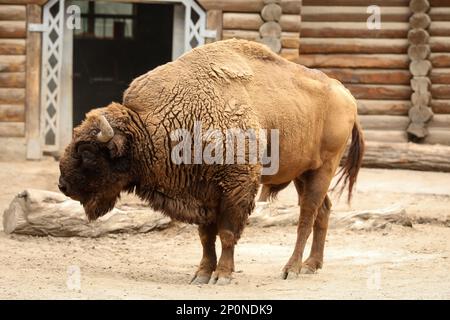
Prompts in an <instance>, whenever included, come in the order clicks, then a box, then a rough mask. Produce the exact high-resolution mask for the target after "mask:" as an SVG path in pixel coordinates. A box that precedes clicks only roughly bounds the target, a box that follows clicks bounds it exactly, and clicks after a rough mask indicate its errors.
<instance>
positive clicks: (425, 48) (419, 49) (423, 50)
mask: <svg viewBox="0 0 450 320" xmlns="http://www.w3.org/2000/svg"><path fill="white" fill-rule="evenodd" d="M430 51H431V50H430V46H429V45H427V44H418V45H414V44H413V45H411V46H409V48H408V56H409V58H410V59H411V60H425V59H427V58H428V56H429V55H430Z"/></svg>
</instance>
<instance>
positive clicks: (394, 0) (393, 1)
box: [303, 0, 447, 8]
mask: <svg viewBox="0 0 450 320" xmlns="http://www.w3.org/2000/svg"><path fill="white" fill-rule="evenodd" d="M441 1H447V0H441ZM329 5H333V6H365V7H366V8H367V6H370V5H378V6H380V7H382V6H387V7H405V6H406V7H408V5H409V0H333V1H331V0H303V7H305V6H329Z"/></svg>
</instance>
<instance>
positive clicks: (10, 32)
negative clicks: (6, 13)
mask: <svg viewBox="0 0 450 320" xmlns="http://www.w3.org/2000/svg"><path fill="white" fill-rule="evenodd" d="M25 26H26V22H25V21H0V38H25V36H26V31H25Z"/></svg>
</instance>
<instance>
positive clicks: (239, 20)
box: [223, 12, 301, 32]
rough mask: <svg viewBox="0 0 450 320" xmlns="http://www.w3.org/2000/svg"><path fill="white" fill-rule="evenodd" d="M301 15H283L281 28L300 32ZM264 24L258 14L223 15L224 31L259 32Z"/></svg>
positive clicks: (232, 13) (229, 13)
mask: <svg viewBox="0 0 450 320" xmlns="http://www.w3.org/2000/svg"><path fill="white" fill-rule="evenodd" d="M300 22H301V19H300V15H292V14H291V15H288V14H283V15H282V16H281V19H280V26H281V28H282V29H283V31H292V32H298V31H299V30H300ZM263 23H264V20H263V19H262V18H261V15H259V14H258V13H235V12H225V13H224V14H223V28H224V29H240V30H258V29H259V28H260V27H261V26H262V25H263Z"/></svg>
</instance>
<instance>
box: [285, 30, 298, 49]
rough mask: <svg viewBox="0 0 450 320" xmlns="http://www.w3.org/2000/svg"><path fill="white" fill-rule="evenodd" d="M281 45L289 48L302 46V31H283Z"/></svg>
mask: <svg viewBox="0 0 450 320" xmlns="http://www.w3.org/2000/svg"><path fill="white" fill-rule="evenodd" d="M281 46H282V47H283V48H289V49H298V48H300V33H298V32H282V33H281ZM297 51H298V50H297Z"/></svg>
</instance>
